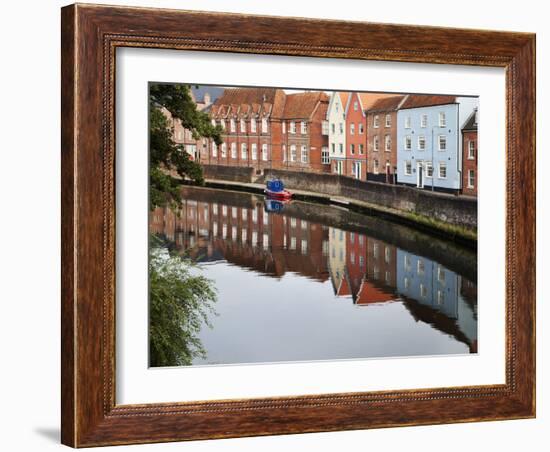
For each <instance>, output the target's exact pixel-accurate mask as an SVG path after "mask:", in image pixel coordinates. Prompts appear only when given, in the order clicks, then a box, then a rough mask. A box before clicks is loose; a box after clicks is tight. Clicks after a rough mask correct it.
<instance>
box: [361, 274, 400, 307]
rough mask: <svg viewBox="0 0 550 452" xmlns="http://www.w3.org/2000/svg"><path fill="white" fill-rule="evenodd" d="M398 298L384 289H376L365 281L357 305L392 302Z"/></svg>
mask: <svg viewBox="0 0 550 452" xmlns="http://www.w3.org/2000/svg"><path fill="white" fill-rule="evenodd" d="M395 298H396V296H395V295H394V294H393V293H391V292H389V291H386V290H384V289H381V288H379V287H376V286H375V285H374V284H373V283H372V282H370V281H367V280H366V279H364V280H363V282H362V283H361V287H360V288H359V293H358V294H357V300H356V301H355V304H370V303H384V302H386V301H392V300H394V299H395Z"/></svg>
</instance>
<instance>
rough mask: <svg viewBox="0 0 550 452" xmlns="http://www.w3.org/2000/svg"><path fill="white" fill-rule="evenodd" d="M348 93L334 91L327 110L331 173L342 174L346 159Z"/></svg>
mask: <svg viewBox="0 0 550 452" xmlns="http://www.w3.org/2000/svg"><path fill="white" fill-rule="evenodd" d="M349 95H350V93H344V92H338V91H335V92H333V93H332V96H331V97H330V103H329V105H328V110H327V122H328V150H329V158H330V165H331V166H330V167H331V172H332V173H336V174H343V173H344V164H345V159H346V115H345V111H346V105H347V103H348V98H349Z"/></svg>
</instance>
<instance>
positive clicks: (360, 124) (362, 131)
mask: <svg viewBox="0 0 550 452" xmlns="http://www.w3.org/2000/svg"><path fill="white" fill-rule="evenodd" d="M364 133H365V126H364V125H363V123H359V135H363V134H364Z"/></svg>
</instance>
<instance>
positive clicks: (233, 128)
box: [229, 118, 237, 133]
mask: <svg viewBox="0 0 550 452" xmlns="http://www.w3.org/2000/svg"><path fill="white" fill-rule="evenodd" d="M229 125H230V127H231V132H233V133H235V132H236V131H237V125H236V124H235V120H234V119H233V118H231V119H230V120H229Z"/></svg>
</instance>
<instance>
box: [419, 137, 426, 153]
mask: <svg viewBox="0 0 550 452" xmlns="http://www.w3.org/2000/svg"><path fill="white" fill-rule="evenodd" d="M425 149H426V137H425V136H424V135H420V136H419V137H418V150H419V151H424V150H425Z"/></svg>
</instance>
